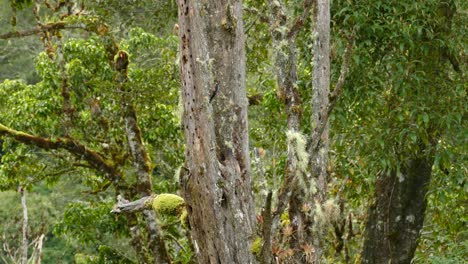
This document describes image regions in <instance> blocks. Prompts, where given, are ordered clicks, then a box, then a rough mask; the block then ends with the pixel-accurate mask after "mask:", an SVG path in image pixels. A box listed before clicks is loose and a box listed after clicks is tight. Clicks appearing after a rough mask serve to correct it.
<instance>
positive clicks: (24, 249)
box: [18, 186, 28, 264]
mask: <svg viewBox="0 0 468 264" xmlns="http://www.w3.org/2000/svg"><path fill="white" fill-rule="evenodd" d="M18 191H19V193H20V195H21V207H22V208H23V242H22V244H21V264H27V263H28V206H27V205H26V191H25V190H24V188H23V187H21V186H20V187H19V188H18Z"/></svg>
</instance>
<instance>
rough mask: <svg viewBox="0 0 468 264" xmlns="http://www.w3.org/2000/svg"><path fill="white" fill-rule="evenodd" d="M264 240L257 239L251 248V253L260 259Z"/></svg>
mask: <svg viewBox="0 0 468 264" xmlns="http://www.w3.org/2000/svg"><path fill="white" fill-rule="evenodd" d="M262 243H263V241H262V238H261V237H256V238H255V240H254V242H253V243H252V246H251V247H250V252H252V253H253V254H254V255H255V256H257V257H259V256H260V253H261V252H262Z"/></svg>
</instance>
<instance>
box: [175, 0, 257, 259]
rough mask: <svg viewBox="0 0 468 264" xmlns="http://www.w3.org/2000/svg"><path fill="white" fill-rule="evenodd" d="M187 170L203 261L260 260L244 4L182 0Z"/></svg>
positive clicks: (187, 193) (185, 189) (184, 183)
mask: <svg viewBox="0 0 468 264" xmlns="http://www.w3.org/2000/svg"><path fill="white" fill-rule="evenodd" d="M178 8H179V37H180V67H181V82H182V100H183V106H184V117H183V127H184V133H185V143H186V150H185V156H186V165H185V167H186V170H185V173H183V174H182V175H181V179H180V180H181V187H182V193H183V196H184V198H185V200H186V203H187V211H188V213H189V220H190V226H191V227H192V236H193V244H194V248H195V251H196V254H197V257H198V260H199V262H200V263H240V264H243V263H253V262H254V261H255V259H254V256H253V254H252V253H251V251H250V246H251V243H252V240H253V239H254V237H253V236H254V229H255V222H254V218H255V211H254V203H253V195H252V189H251V169H250V157H249V145H248V125H247V105H248V102H247V97H246V87H245V55H244V32H243V22H242V3H241V1H239V0H223V1H219V0H208V1H201V0H198V1H186V0H179V1H178Z"/></svg>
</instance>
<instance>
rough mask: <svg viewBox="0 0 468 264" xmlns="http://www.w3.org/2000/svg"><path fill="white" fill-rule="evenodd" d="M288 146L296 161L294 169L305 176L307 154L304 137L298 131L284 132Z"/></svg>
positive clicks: (307, 160)
mask: <svg viewBox="0 0 468 264" xmlns="http://www.w3.org/2000/svg"><path fill="white" fill-rule="evenodd" d="M286 138H287V140H288V146H290V147H291V150H290V151H293V152H294V158H295V161H296V169H297V170H298V171H299V172H301V173H304V174H307V165H308V162H309V153H307V150H306V146H307V140H306V138H305V136H304V135H302V134H301V133H300V132H298V131H294V130H288V132H286Z"/></svg>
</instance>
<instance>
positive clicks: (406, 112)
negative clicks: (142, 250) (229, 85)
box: [0, 0, 468, 263]
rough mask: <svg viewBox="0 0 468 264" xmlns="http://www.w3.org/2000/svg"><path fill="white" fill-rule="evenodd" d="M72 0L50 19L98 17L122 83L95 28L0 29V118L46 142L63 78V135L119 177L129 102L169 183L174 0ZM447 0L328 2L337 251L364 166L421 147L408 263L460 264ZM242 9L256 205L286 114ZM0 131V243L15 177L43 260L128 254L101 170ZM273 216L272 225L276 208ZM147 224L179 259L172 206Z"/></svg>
mask: <svg viewBox="0 0 468 264" xmlns="http://www.w3.org/2000/svg"><path fill="white" fill-rule="evenodd" d="M10 2H11V3H12V5H13V7H14V8H13V9H12V8H11V6H10V4H11V3H10ZM30 2H31V1H1V2H0V29H1V30H0V35H1V34H5V33H7V32H13V31H22V30H25V29H29V28H32V27H34V26H35V20H34V15H33V14H32V12H31V3H30ZM78 2H80V1H78ZM81 2H83V3H86V9H85V10H86V11H85V12H84V14H83V15H80V16H76V17H70V18H66V19H69V21H72V20H73V23H74V24H80V23H83V24H85V25H94V24H93V23H96V21H103V22H105V23H107V24H106V25H108V28H106V29H102V30H110V32H111V33H112V35H113V36H114V37H115V39H114V40H115V41H116V42H117V43H118V44H119V48H120V49H122V50H125V51H126V52H128V54H129V55H130V65H129V71H128V77H129V82H128V83H127V84H126V85H127V86H128V87H131V89H128V90H125V92H122V91H119V90H118V87H117V85H116V82H115V78H116V76H115V71H114V69H112V67H111V64H110V63H109V58H108V55H109V54H108V50H107V49H108V46H109V43H108V39H106V37H103V35H100V34H99V33H96V32H87V31H80V30H78V29H72V30H62V31H60V33H59V32H58V31H56V32H53V33H54V34H55V35H53V34H52V33H51V34H52V36H49V39H48V40H46V39H45V38H44V37H42V41H43V43H41V39H40V38H39V37H37V36H28V37H25V38H12V39H7V40H0V81H1V83H0V124H3V125H5V126H8V127H11V128H13V129H15V130H19V131H24V132H27V133H30V134H34V135H39V136H44V137H50V138H51V139H54V138H55V137H59V136H61V135H63V134H64V129H65V128H64V126H63V122H64V117H63V108H62V105H63V97H62V93H61V88H62V85H63V78H64V76H66V78H67V81H68V84H69V87H70V95H71V97H70V100H71V103H72V105H73V107H74V112H75V114H76V115H75V119H74V121H73V122H74V129H72V130H71V132H70V136H71V137H73V138H75V139H77V140H79V141H80V142H81V143H83V144H86V146H88V147H89V148H91V149H93V150H96V151H99V152H102V153H105V154H106V157H107V158H108V159H109V160H111V161H112V162H113V163H116V164H119V165H121V167H122V168H124V170H123V174H124V175H125V179H126V180H128V181H129V182H132V181H135V174H136V172H135V171H133V169H132V167H131V166H130V164H129V159H128V157H127V156H125V154H126V153H128V147H127V145H126V144H125V142H126V138H125V134H124V128H125V122H124V120H123V119H122V115H121V114H122V113H121V112H122V109H121V102H122V101H123V98H124V99H129V100H130V101H131V103H132V104H133V105H134V106H135V111H136V113H137V114H138V122H139V123H138V124H139V126H140V128H141V130H142V135H143V141H144V143H145V145H146V147H147V148H148V152H149V154H150V159H151V161H152V165H153V167H152V169H153V173H152V174H153V175H152V176H153V179H152V180H153V184H154V192H155V193H157V194H158V193H163V192H167V193H175V192H177V189H178V174H179V170H180V167H181V166H182V163H183V150H184V146H183V143H182V142H183V140H182V134H181V129H180V114H181V109H180V106H179V102H178V101H179V72H178V57H177V56H178V54H177V49H178V39H177V36H176V35H177V34H174V24H175V23H176V19H177V18H176V17H177V6H176V4H175V2H174V1H149V0H140V1H81ZM88 2H89V3H88ZM130 2H131V3H130ZM285 2H286V3H287V6H288V8H289V9H288V12H289V13H288V14H287V15H288V16H297V15H298V14H300V13H301V12H302V10H301V3H302V1H285ZM450 3H451V4H450V5H448V4H447V6H441V5H440V3H439V1H434V0H430V1H397V0H392V1H383V0H382V1H371V0H360V1H348V0H347V1H344V0H338V1H333V3H332V16H333V17H332V49H333V50H332V63H333V67H332V70H333V71H332V79H333V81H334V82H336V79H337V78H338V76H339V71H340V67H339V65H341V62H342V61H341V60H342V54H343V51H344V48H345V46H346V36H349V35H350V32H352V31H355V32H356V33H355V34H356V40H355V42H356V46H355V48H354V54H353V57H352V64H351V65H350V75H349V78H348V81H347V82H346V86H345V90H344V93H343V95H342V97H341V99H340V101H339V103H338V105H337V106H336V108H335V109H334V112H333V114H332V116H331V120H330V121H331V134H332V139H331V142H332V147H331V153H332V157H331V162H330V172H331V176H332V177H331V179H330V184H329V187H330V198H334V196H335V195H336V194H337V193H339V192H340V191H339V189H340V188H341V187H342V186H344V190H343V193H341V194H340V195H342V197H340V198H341V199H342V200H344V201H345V203H344V204H345V211H344V212H342V213H343V216H344V217H347V216H349V215H352V217H353V218H352V220H353V223H354V228H355V230H354V234H355V235H354V236H353V237H351V238H350V242H349V243H350V249H349V250H350V255H351V256H352V258H353V260H355V258H357V257H358V255H359V252H360V247H361V241H362V239H363V228H364V223H365V218H366V210H367V207H368V205H369V201H370V200H371V197H372V193H373V190H374V186H373V183H374V180H375V177H376V175H378V174H379V173H381V172H382V171H387V170H397V171H398V170H399V168H400V166H401V164H403V163H404V162H405V161H407V160H408V159H410V158H412V157H415V156H417V155H423V156H424V155H434V157H435V162H434V165H433V168H434V169H433V177H432V178H433V179H432V183H431V186H430V190H429V195H428V197H427V199H428V209H427V212H426V220H425V227H424V229H423V231H422V237H421V240H420V244H419V247H418V251H417V255H416V259H415V261H416V262H417V263H462V262H463V260H466V259H467V258H468V243H467V241H468V233H467V231H466V225H467V223H468V213H467V204H466V201H467V199H468V196H467V195H468V181H467V175H468V172H467V160H466V149H467V144H466V138H467V127H466V122H463V119H464V118H466V110H467V109H466V107H467V106H466V99H465V98H466V90H467V82H466V74H465V72H466V51H467V43H466V25H467V24H468V21H467V17H466V10H467V8H468V6H467V3H466V1H453V2H452V1H450ZM244 5H245V7H246V8H248V9H251V8H255V9H256V10H258V11H259V12H260V13H265V14H266V8H267V3H266V1H244ZM77 6H79V5H77ZM42 8H43V10H45V11H44V13H42V15H43V16H44V17H43V18H42V19H44V21H43V22H47V23H48V22H57V21H60V15H59V14H58V13H55V12H53V11H52V10H48V9H47V8H46V7H44V6H43V7H42ZM11 17H15V21H16V22H15V23H14V24H13V23H12V21H11V20H12V19H10V18H11ZM244 20H245V30H246V36H247V40H246V51H247V89H248V95H249V96H253V95H261V97H262V99H261V100H260V102H259V104H258V105H251V106H250V107H249V126H250V139H251V148H252V161H253V168H254V179H255V182H254V190H255V195H256V205H257V206H258V207H259V208H260V207H261V205H262V203H263V200H262V199H264V197H265V194H266V191H267V190H273V192H276V191H277V188H278V187H279V184H280V182H281V180H282V176H283V173H284V168H285V161H286V155H287V149H286V131H285V128H286V125H285V124H286V115H285V113H284V111H283V104H282V103H281V101H280V100H279V99H278V97H277V87H276V79H275V78H276V76H275V75H274V65H273V64H274V63H273V62H272V61H273V58H272V53H273V52H272V47H271V45H270V42H271V37H270V32H269V30H270V29H269V26H268V25H267V24H266V23H265V22H264V21H263V20H262V18H261V17H260V16H259V15H258V14H257V13H252V12H249V11H247V12H245V17H244ZM96 24H97V23H96ZM311 27H312V25H311V22H310V21H306V23H305V26H304V29H303V30H302V31H301V32H300V33H299V36H298V40H297V42H298V43H297V46H298V50H299V54H298V58H299V59H298V83H297V87H298V89H299V92H300V93H301V97H302V98H303V102H302V106H303V109H302V115H303V116H304V118H303V119H304V120H305V121H304V122H303V124H301V132H303V133H304V134H309V133H310V125H309V118H308V116H310V111H311V106H310V103H309V100H310V97H311V86H312V80H311V78H310V75H311V72H312V65H311V63H310V62H311V58H312V54H311V52H310V50H311V45H312V38H311V33H310V28H311ZM97 31H98V32H99V29H98V30H97ZM334 82H333V83H334ZM0 143H1V144H0V158H1V162H0V190H2V191H3V192H1V193H0V201H2V203H1V205H2V210H1V211H0V219H1V221H0V236H1V237H2V238H1V239H0V243H2V244H4V243H7V242H8V245H9V247H10V248H12V249H14V250H16V249H17V248H19V246H20V242H21V230H20V227H19V225H17V223H19V222H20V221H21V209H20V206H21V204H20V199H19V195H18V194H17V193H15V192H14V191H15V190H16V189H17V187H18V186H25V187H26V188H27V190H28V192H27V193H28V196H27V199H28V200H27V203H28V209H29V214H30V221H29V239H31V240H33V239H35V238H36V237H38V236H39V235H40V234H45V235H46V239H45V241H44V249H43V262H44V263H58V262H60V263H134V262H135V261H136V257H135V253H134V252H133V251H132V250H131V249H129V248H130V246H129V243H130V241H129V230H128V228H127V226H126V225H125V218H124V217H123V216H115V215H112V214H110V213H109V212H110V210H111V209H112V206H113V205H114V204H115V193H114V192H113V190H111V188H110V189H108V187H109V180H108V179H107V178H106V177H105V175H104V174H103V173H102V172H99V171H96V170H94V169H92V168H90V166H89V164H87V163H85V162H83V161H82V160H80V158H78V157H76V156H73V155H71V154H69V153H68V152H66V151H64V150H57V149H52V150H44V149H40V148H38V147H35V146H31V145H25V144H21V143H18V142H17V141H15V140H13V139H12V138H10V137H1V135H0ZM254 149H255V150H254ZM255 153H258V154H255ZM282 218H283V217H282ZM282 220H283V221H282V226H283V228H284V229H283V230H286V231H287V227H288V225H289V224H288V221H289V219H288V216H287V215H285V216H284V219H282ZM182 222H184V221H183V220H182ZM159 224H160V225H161V229H162V230H163V236H164V238H165V240H166V241H168V242H167V245H168V250H169V251H170V254H171V255H172V257H173V258H174V260H175V261H176V263H190V261H191V260H192V255H193V252H192V248H191V246H190V239H188V236H187V234H188V233H187V229H188V228H189V227H188V226H187V225H186V223H182V225H181V220H180V219H179V216H173V215H160V216H159ZM334 242H336V238H334V237H333V235H332V233H331V232H330V236H329V248H328V251H329V254H327V256H329V257H328V261H329V262H330V263H344V257H343V256H341V255H340V254H338V253H335V252H334V248H333V243H334ZM255 250H258V248H256V249H255ZM9 256H10V255H9V252H6V251H5V250H4V248H3V249H0V261H4V262H7V261H11V259H9ZM340 261H341V262H340ZM7 263H9V262H7Z"/></svg>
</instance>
